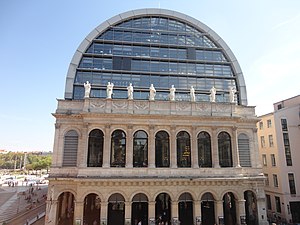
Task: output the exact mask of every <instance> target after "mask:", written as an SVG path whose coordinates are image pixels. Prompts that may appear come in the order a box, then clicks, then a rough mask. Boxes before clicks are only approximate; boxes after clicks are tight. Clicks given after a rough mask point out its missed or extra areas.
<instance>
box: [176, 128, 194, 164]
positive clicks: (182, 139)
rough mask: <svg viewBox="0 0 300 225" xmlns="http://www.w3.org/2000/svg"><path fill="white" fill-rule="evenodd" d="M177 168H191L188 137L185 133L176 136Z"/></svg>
mask: <svg viewBox="0 0 300 225" xmlns="http://www.w3.org/2000/svg"><path fill="white" fill-rule="evenodd" d="M177 166H178V167H191V144H190V135H189V134H188V133H187V132H185V131H181V132H179V133H178V134H177Z"/></svg>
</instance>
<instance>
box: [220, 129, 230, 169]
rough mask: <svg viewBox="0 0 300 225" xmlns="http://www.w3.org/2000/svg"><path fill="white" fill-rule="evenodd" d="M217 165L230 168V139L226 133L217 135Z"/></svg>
mask: <svg viewBox="0 0 300 225" xmlns="http://www.w3.org/2000/svg"><path fill="white" fill-rule="evenodd" d="M218 149H219V163H220V166H221V167H232V149H231V138H230V135H229V134H228V133H226V132H221V133H220V134H219V135H218Z"/></svg>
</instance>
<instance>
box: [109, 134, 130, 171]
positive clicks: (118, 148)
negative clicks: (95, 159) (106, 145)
mask: <svg viewBox="0 0 300 225" xmlns="http://www.w3.org/2000/svg"><path fill="white" fill-rule="evenodd" d="M125 162H126V135H125V133H124V131H122V130H115V131H114V132H113V133H112V135H111V157H110V166H111V167H125Z"/></svg>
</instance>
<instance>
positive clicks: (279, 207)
mask: <svg viewBox="0 0 300 225" xmlns="http://www.w3.org/2000/svg"><path fill="white" fill-rule="evenodd" d="M275 205H276V212H278V213H281V204H280V197H277V196H275Z"/></svg>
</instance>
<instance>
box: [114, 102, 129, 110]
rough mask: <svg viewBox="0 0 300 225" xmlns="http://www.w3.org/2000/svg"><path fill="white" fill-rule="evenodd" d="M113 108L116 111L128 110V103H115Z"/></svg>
mask: <svg viewBox="0 0 300 225" xmlns="http://www.w3.org/2000/svg"><path fill="white" fill-rule="evenodd" d="M112 107H113V108H114V109H126V108H127V103H126V102H123V101H122V102H113V103H112Z"/></svg>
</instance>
